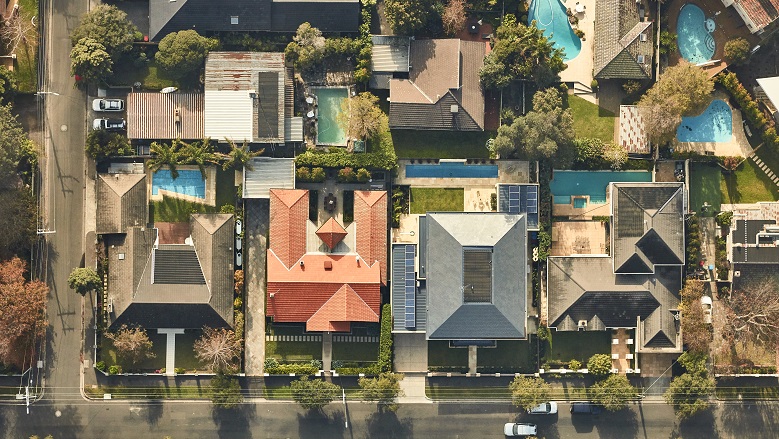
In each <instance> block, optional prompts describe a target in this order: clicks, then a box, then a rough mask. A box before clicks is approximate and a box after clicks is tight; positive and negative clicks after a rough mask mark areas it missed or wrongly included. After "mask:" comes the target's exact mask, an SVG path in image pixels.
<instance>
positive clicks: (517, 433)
mask: <svg viewBox="0 0 779 439" xmlns="http://www.w3.org/2000/svg"><path fill="white" fill-rule="evenodd" d="M537 432H538V429H537V428H536V425H535V424H520V423H514V422H509V423H508V424H506V425H504V426H503V434H505V435H506V436H508V437H527V436H535V435H536V434H537Z"/></svg>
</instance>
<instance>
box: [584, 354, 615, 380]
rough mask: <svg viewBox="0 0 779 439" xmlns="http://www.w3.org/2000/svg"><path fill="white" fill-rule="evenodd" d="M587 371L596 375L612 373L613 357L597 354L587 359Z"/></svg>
mask: <svg viewBox="0 0 779 439" xmlns="http://www.w3.org/2000/svg"><path fill="white" fill-rule="evenodd" d="M587 372H589V373H590V374H591V375H595V376H604V375H608V374H610V373H611V357H609V356H608V355H607V354H595V355H593V356H592V357H590V359H589V360H587Z"/></svg>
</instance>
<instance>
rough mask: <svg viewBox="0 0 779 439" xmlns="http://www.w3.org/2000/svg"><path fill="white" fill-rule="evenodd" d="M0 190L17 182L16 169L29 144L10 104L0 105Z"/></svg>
mask: <svg viewBox="0 0 779 439" xmlns="http://www.w3.org/2000/svg"><path fill="white" fill-rule="evenodd" d="M0 133H3V135H2V136H0V188H11V187H14V186H16V183H17V181H18V177H17V172H16V170H17V168H18V166H19V160H20V159H21V157H22V151H23V150H24V149H25V148H28V147H29V144H30V143H31V141H30V139H29V138H28V137H27V133H25V132H24V129H23V128H22V124H21V123H19V121H18V120H17V118H16V115H15V114H14V113H13V111H12V108H11V104H7V105H0Z"/></svg>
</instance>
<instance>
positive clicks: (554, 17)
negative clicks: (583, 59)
mask: <svg viewBox="0 0 779 439" xmlns="http://www.w3.org/2000/svg"><path fill="white" fill-rule="evenodd" d="M533 20H535V21H536V27H538V28H539V29H541V30H543V31H544V36H546V37H547V38H549V39H550V40H552V42H553V43H554V46H555V47H556V48H558V49H563V50H565V58H564V60H565V61H570V60H572V59H574V58H576V56H577V55H579V52H581V50H582V40H581V39H579V37H577V36H576V34H575V33H573V28H571V23H569V22H568V15H567V14H566V9H565V6H564V5H563V4H562V2H561V1H560V0H533V2H532V3H531V4H530V10H529V11H528V14H527V22H528V24H530V23H532V22H533Z"/></svg>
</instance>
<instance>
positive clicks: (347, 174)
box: [337, 166, 357, 183]
mask: <svg viewBox="0 0 779 439" xmlns="http://www.w3.org/2000/svg"><path fill="white" fill-rule="evenodd" d="M356 179H357V175H356V174H355V173H354V169H352V168H350V167H348V166H347V167H345V168H343V169H341V170H340V171H338V178H337V180H338V181H339V182H341V183H351V182H353V181H355V180H356Z"/></svg>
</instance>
